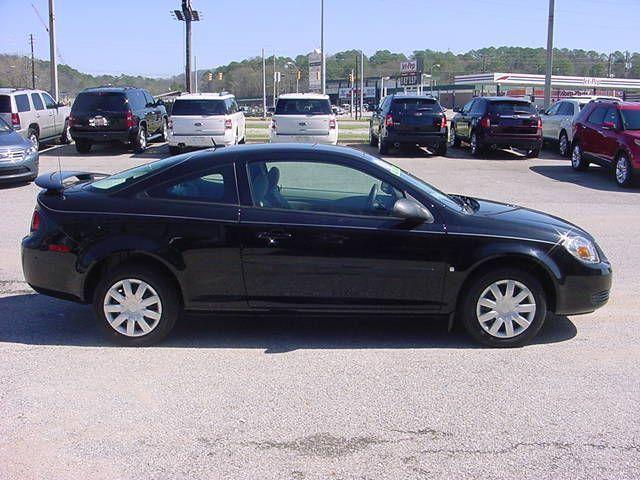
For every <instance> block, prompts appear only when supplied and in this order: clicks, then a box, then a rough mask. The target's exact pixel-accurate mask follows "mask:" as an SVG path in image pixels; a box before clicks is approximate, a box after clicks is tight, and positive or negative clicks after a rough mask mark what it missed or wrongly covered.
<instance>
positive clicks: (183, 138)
mask: <svg viewBox="0 0 640 480" xmlns="http://www.w3.org/2000/svg"><path fill="white" fill-rule="evenodd" d="M167 143H168V144H169V146H171V147H197V148H211V147H214V146H218V147H222V146H225V147H228V146H230V145H233V144H234V143H235V138H234V135H233V131H231V130H229V133H224V134H222V135H175V134H174V133H172V132H171V131H169V135H168V137H167Z"/></svg>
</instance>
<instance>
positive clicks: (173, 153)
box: [169, 145, 182, 156]
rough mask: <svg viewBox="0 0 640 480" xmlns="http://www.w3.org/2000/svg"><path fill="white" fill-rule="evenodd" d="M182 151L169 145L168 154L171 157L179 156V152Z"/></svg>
mask: <svg viewBox="0 0 640 480" xmlns="http://www.w3.org/2000/svg"><path fill="white" fill-rule="evenodd" d="M181 151H182V149H181V148H180V147H176V146H173V145H169V153H170V154H171V155H172V156H173V155H180V152H181Z"/></svg>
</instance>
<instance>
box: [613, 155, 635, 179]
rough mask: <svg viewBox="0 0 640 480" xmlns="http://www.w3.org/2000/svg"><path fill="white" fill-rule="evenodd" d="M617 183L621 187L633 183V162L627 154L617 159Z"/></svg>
mask: <svg viewBox="0 0 640 480" xmlns="http://www.w3.org/2000/svg"><path fill="white" fill-rule="evenodd" d="M615 171H616V183H617V184H618V185H620V186H621V187H630V186H631V184H632V183H633V170H632V168H631V162H629V159H628V158H627V156H626V155H625V154H622V155H620V156H619V157H618V159H617V160H616V170H615Z"/></svg>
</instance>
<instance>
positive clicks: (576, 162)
mask: <svg viewBox="0 0 640 480" xmlns="http://www.w3.org/2000/svg"><path fill="white" fill-rule="evenodd" d="M571 168H573V169H574V170H577V171H579V172H583V171H585V170H586V169H587V168H589V163H587V162H586V161H585V159H584V155H583V153H582V147H581V146H580V144H579V143H577V142H576V144H575V145H574V146H573V150H572V151H571Z"/></svg>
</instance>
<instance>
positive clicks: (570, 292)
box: [554, 262, 612, 315]
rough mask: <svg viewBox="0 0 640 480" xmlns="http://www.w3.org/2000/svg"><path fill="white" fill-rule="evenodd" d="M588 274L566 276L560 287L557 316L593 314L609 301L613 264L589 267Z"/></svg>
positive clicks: (606, 263)
mask: <svg viewBox="0 0 640 480" xmlns="http://www.w3.org/2000/svg"><path fill="white" fill-rule="evenodd" d="M587 272H588V274H585V275H569V276H566V277H565V278H564V279H563V281H562V282H561V283H560V284H559V285H558V289H557V293H556V308H555V310H554V313H555V314H557V315H580V314H583V313H591V312H593V311H595V310H596V309H598V308H600V307H602V306H603V305H605V304H606V303H607V302H608V301H609V292H610V290H611V278H612V270H611V264H609V263H608V262H602V263H599V264H598V265H594V266H590V267H588V271H587Z"/></svg>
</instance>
